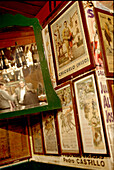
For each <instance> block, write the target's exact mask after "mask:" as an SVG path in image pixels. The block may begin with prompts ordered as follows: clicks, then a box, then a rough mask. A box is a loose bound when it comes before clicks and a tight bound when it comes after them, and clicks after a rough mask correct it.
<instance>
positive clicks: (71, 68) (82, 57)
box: [49, 1, 95, 84]
mask: <svg viewBox="0 0 114 170" xmlns="http://www.w3.org/2000/svg"><path fill="white" fill-rule="evenodd" d="M68 24H69V25H68ZM64 26H65V27H67V26H68V27H67V28H66V29H64ZM71 29H72V30H71ZM49 34H50V40H51V46H52V53H53V56H54V67H55V74H56V80H57V84H60V83H63V82H64V81H66V80H68V79H71V78H73V77H75V76H77V75H79V74H82V73H83V72H86V71H88V70H90V69H92V68H94V67H95V63H94V58H93V53H92V49H91V46H90V39H89V33H88V29H87V24H86V18H85V14H84V10H83V4H82V2H81V1H79V2H78V1H77V2H71V3H70V4H68V5H67V6H66V7H65V8H64V9H63V11H61V12H60V13H59V14H58V15H57V16H56V17H55V18H54V19H53V20H52V21H51V22H50V23H49ZM66 34H67V37H66Z"/></svg>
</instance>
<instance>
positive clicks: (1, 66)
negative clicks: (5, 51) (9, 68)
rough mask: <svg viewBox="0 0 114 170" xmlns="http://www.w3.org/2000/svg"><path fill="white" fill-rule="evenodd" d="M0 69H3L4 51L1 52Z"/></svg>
mask: <svg viewBox="0 0 114 170" xmlns="http://www.w3.org/2000/svg"><path fill="white" fill-rule="evenodd" d="M0 70H3V60H2V52H0Z"/></svg>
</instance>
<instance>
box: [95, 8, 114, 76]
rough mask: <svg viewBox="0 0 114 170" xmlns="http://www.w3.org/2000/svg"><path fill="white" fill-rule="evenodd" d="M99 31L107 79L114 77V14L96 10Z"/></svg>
mask: <svg viewBox="0 0 114 170" xmlns="http://www.w3.org/2000/svg"><path fill="white" fill-rule="evenodd" d="M94 14H95V19H96V24H97V30H98V35H99V40H100V46H101V51H102V55H103V63H104V69H105V74H106V77H113V73H114V59H113V56H114V40H113V35H114V22H113V20H114V18H113V13H110V12H108V11H105V10H102V9H98V8H94Z"/></svg>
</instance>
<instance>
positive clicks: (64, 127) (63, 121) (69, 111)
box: [56, 82, 81, 155]
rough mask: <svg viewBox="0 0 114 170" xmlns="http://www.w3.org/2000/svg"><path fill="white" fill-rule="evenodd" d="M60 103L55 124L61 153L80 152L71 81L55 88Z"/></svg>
mask: <svg viewBox="0 0 114 170" xmlns="http://www.w3.org/2000/svg"><path fill="white" fill-rule="evenodd" d="M56 93H57V95H58V96H59V98H60V100H61V104H62V109H61V110H58V112H57V124H58V133H59V138H60V139H59V140H60V149H61V154H73V155H74V154H76V155H79V154H81V152H80V137H79V129H78V122H77V119H76V118H77V117H76V115H77V114H76V113H75V110H74V109H75V106H74V99H73V93H72V83H71V82H67V83H64V84H62V85H60V86H58V87H57V88H56Z"/></svg>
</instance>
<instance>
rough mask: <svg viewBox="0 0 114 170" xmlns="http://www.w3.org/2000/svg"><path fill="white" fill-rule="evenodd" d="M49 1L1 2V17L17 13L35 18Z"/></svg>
mask: <svg viewBox="0 0 114 170" xmlns="http://www.w3.org/2000/svg"><path fill="white" fill-rule="evenodd" d="M46 3H47V1H0V15H2V14H6V13H9V14H12V15H15V14H17V13H19V14H22V15H24V16H26V17H29V18H34V17H35V16H36V15H37V14H38V12H39V11H40V10H41V8H42V7H43V6H44V5H45V4H46Z"/></svg>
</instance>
